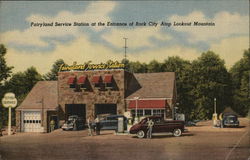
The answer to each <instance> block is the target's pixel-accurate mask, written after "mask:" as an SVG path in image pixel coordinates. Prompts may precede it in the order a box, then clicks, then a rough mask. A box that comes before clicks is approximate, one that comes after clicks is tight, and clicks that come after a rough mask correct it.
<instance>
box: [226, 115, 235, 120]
mask: <svg viewBox="0 0 250 160" xmlns="http://www.w3.org/2000/svg"><path fill="white" fill-rule="evenodd" d="M226 120H229V121H230V120H233V121H237V117H235V116H228V117H226Z"/></svg>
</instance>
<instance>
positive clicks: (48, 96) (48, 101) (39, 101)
mask: <svg viewBox="0 0 250 160" xmlns="http://www.w3.org/2000/svg"><path fill="white" fill-rule="evenodd" d="M57 106H58V92H57V81H39V82H37V83H36V84H35V86H34V87H33V88H32V90H31V91H30V92H29V94H28V95H27V96H26V98H25V99H24V101H23V102H22V103H21V105H20V106H18V107H17V110H21V109H51V110H55V109H56V108H57Z"/></svg>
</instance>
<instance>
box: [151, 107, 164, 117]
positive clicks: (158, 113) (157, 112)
mask: <svg viewBox="0 0 250 160" xmlns="http://www.w3.org/2000/svg"><path fill="white" fill-rule="evenodd" d="M153 115H155V116H162V117H164V110H163V109H154V110H153Z"/></svg>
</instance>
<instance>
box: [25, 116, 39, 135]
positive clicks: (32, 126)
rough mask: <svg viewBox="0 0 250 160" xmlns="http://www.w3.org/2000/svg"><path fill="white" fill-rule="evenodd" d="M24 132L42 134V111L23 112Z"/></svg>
mask: <svg viewBox="0 0 250 160" xmlns="http://www.w3.org/2000/svg"><path fill="white" fill-rule="evenodd" d="M23 131H24V132H42V126H41V112H40V111H24V112H23Z"/></svg>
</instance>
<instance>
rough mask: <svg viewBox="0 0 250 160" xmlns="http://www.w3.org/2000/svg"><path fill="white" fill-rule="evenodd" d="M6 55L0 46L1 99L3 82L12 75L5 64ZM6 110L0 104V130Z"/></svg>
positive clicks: (2, 46)
mask: <svg viewBox="0 0 250 160" xmlns="http://www.w3.org/2000/svg"><path fill="white" fill-rule="evenodd" d="M6 53H7V49H6V48H5V47H4V45H3V44H0V97H1V98H2V97H3V94H4V93H5V90H4V87H3V81H6V79H7V78H8V77H10V74H11V73H12V72H11V70H12V69H13V67H9V66H7V64H6V60H5V57H4V56H5V55H6ZM6 113H7V112H6V109H5V108H3V107H2V105H1V104H0V129H1V128H2V125H3V117H4V116H5V115H6Z"/></svg>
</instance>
